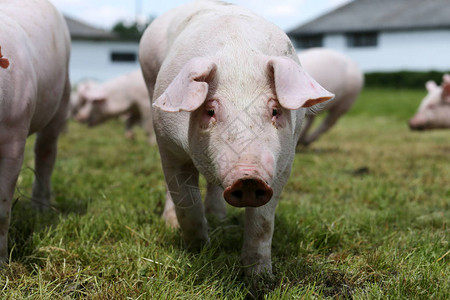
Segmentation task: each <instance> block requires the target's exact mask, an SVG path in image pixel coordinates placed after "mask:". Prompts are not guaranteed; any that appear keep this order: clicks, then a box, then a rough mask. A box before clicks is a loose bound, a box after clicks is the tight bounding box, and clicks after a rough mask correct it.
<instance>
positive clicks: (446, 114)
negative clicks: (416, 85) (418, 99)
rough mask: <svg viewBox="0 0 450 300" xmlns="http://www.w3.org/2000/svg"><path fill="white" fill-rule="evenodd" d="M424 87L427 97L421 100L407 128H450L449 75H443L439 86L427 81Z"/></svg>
mask: <svg viewBox="0 0 450 300" xmlns="http://www.w3.org/2000/svg"><path fill="white" fill-rule="evenodd" d="M425 87H426V89H427V91H428V95H427V96H426V97H425V98H424V99H423V100H422V103H421V104H420V106H419V109H418V110H417V113H416V114H415V115H414V116H413V117H412V118H411V120H409V128H411V129H412V130H427V129H444V128H450V75H449V74H445V75H444V77H443V80H442V85H441V86H438V85H437V84H436V82H434V81H428V82H427V83H426V84H425Z"/></svg>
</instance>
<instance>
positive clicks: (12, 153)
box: [0, 136, 26, 265]
mask: <svg viewBox="0 0 450 300" xmlns="http://www.w3.org/2000/svg"><path fill="white" fill-rule="evenodd" d="M25 140H26V136H25V137H23V141H20V142H12V143H9V144H8V145H2V146H1V147H0V265H1V264H3V263H4V262H6V260H7V259H8V229H9V222H10V218H11V201H12V198H13V195H14V189H15V187H16V182H17V177H18V176H19V173H20V168H21V166H22V162H23V152H24V147H25Z"/></svg>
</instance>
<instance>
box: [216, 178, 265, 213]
mask: <svg viewBox="0 0 450 300" xmlns="http://www.w3.org/2000/svg"><path fill="white" fill-rule="evenodd" d="M272 194H273V191H272V188H271V187H270V186H268V185H267V183H265V182H264V181H263V180H262V179H260V178H256V177H243V178H240V179H238V180H236V181H235V182H234V183H233V184H232V185H231V186H229V187H227V188H226V189H225V191H224V193H223V196H224V198H225V200H226V201H227V202H228V203H229V204H230V205H233V206H236V207H258V206H262V205H264V204H266V203H267V202H269V200H270V199H271V198H272Z"/></svg>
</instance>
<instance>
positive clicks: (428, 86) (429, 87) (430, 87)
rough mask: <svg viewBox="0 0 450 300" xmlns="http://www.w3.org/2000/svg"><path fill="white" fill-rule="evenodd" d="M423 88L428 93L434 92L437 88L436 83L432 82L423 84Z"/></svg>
mask: <svg viewBox="0 0 450 300" xmlns="http://www.w3.org/2000/svg"><path fill="white" fill-rule="evenodd" d="M425 87H426V89H427V91H428V92H432V91H434V90H435V89H436V88H437V87H438V86H437V84H436V82H434V81H433V80H429V81H427V82H426V83H425Z"/></svg>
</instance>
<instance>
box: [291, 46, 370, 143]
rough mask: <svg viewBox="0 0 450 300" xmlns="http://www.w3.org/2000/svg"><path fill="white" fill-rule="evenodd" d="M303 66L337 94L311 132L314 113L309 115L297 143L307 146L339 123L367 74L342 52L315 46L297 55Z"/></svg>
mask: <svg viewBox="0 0 450 300" xmlns="http://www.w3.org/2000/svg"><path fill="white" fill-rule="evenodd" d="M298 57H299V59H300V61H301V62H302V66H303V68H304V69H305V70H306V72H308V73H309V74H310V75H311V76H312V77H313V78H314V79H315V80H317V82H318V83H320V84H321V85H322V86H323V87H324V88H326V89H327V90H329V91H331V92H333V93H334V94H335V95H336V97H335V98H334V100H333V101H330V102H327V104H326V105H325V106H324V107H323V108H322V109H323V110H322V111H327V112H328V114H327V116H326V117H325V119H324V120H323V121H322V123H321V124H320V125H319V127H317V129H315V130H314V132H312V133H311V134H308V133H309V130H310V129H311V125H312V124H313V122H314V119H315V114H312V115H310V116H308V117H307V119H306V121H305V124H304V125H303V128H302V133H301V135H300V139H299V142H298V144H299V145H304V146H308V145H309V144H311V143H312V142H314V141H315V140H317V139H318V138H319V136H320V135H322V134H323V133H325V132H326V131H328V130H329V129H330V128H331V127H333V126H334V124H336V122H337V120H338V119H339V118H340V117H341V116H342V115H344V114H345V113H346V112H347V111H348V110H349V109H350V108H351V107H352V105H353V103H354V102H355V101H356V99H357V98H358V95H359V93H360V92H361V89H362V87H363V84H364V74H363V73H362V72H361V70H360V69H359V67H358V65H357V64H356V62H354V61H353V60H351V59H350V58H349V57H347V56H345V55H344V54H342V53H339V52H337V51H334V50H331V49H325V48H312V49H308V50H306V51H302V52H300V54H299V55H298Z"/></svg>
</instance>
